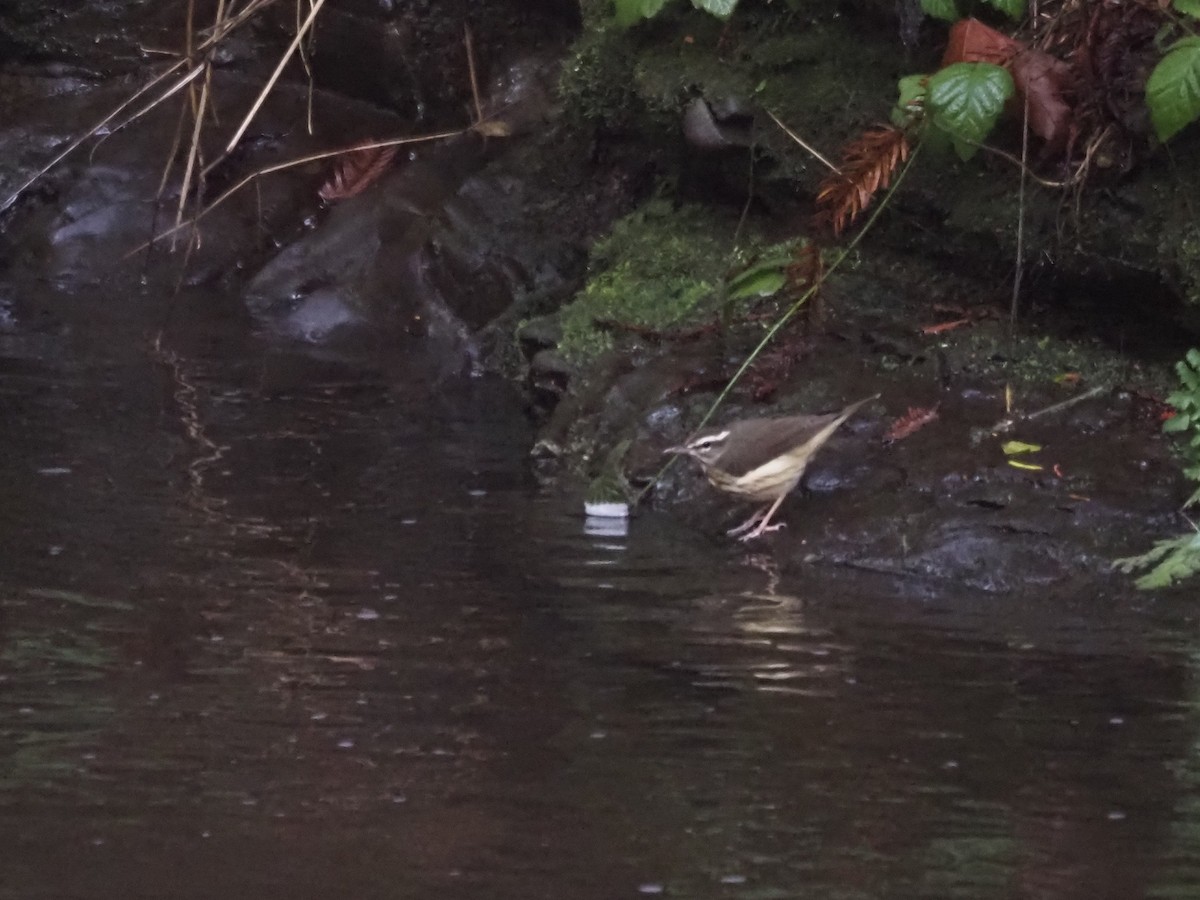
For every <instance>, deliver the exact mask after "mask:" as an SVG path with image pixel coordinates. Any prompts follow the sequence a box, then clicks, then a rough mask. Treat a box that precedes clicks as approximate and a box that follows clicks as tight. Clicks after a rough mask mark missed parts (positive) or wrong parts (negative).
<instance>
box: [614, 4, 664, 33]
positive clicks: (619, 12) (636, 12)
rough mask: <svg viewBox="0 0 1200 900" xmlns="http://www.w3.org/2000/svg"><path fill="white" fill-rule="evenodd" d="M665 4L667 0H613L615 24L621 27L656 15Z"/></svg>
mask: <svg viewBox="0 0 1200 900" xmlns="http://www.w3.org/2000/svg"><path fill="white" fill-rule="evenodd" d="M666 4H667V0H613V7H614V12H615V13H616V19H617V24H618V25H620V26H621V27H622V28H627V27H629V26H630V25H633V24H635V23H637V22H640V21H641V20H642V19H649V18H652V17H653V16H657V15H658V13H659V11H660V10H661V9H662V8H663V7H664V6H666Z"/></svg>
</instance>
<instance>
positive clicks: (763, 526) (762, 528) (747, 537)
mask: <svg viewBox="0 0 1200 900" xmlns="http://www.w3.org/2000/svg"><path fill="white" fill-rule="evenodd" d="M786 496H787V494H781V495H780V497H779V499H778V500H776V501H775V502H774V503H772V504H771V508H770V509H768V510H767V514H766V515H765V516H763V517H762V519H760V520H759V523H758V527H757V528H755V529H754V530H753V531H751V532H750V533H749V534H743V535H742V536H741V537H740V538H738V540H739V541H741V542H742V543H745V542H746V541H752V540H754V539H755V538H756V537H758V536H759V535H763V534H766V533H767V532H768V531H778V530H779V529H780V528H783V527H785V526H784V523H783V522H780V523H779V524H778V525H770V526H769V527H768V523H769V522H770V521H771V516H773V515H775V510H777V509H779V505H780V504H781V503H783V498H784V497H786Z"/></svg>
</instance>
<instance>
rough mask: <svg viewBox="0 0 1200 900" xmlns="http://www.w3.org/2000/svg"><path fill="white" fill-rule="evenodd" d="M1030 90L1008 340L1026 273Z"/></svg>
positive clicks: (1024, 119)
mask: <svg viewBox="0 0 1200 900" xmlns="http://www.w3.org/2000/svg"><path fill="white" fill-rule="evenodd" d="M1028 161H1029V91H1025V106H1024V110H1023V113H1022V116H1021V177H1020V178H1019V179H1018V182H1017V184H1018V186H1017V267H1016V271H1015V272H1014V273H1013V286H1012V305H1011V306H1010V308H1009V311H1008V340H1009V343H1010V345H1011V343H1012V341H1014V340H1016V330H1017V303H1018V301H1019V300H1020V298H1021V276H1022V275H1024V273H1025V182H1026V181H1027V180H1028V175H1029V166H1028Z"/></svg>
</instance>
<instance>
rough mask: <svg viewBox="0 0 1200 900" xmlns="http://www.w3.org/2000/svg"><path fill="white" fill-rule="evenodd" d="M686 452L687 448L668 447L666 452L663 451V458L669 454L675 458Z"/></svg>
mask: <svg viewBox="0 0 1200 900" xmlns="http://www.w3.org/2000/svg"><path fill="white" fill-rule="evenodd" d="M687 452H688V448H687V447H668V448H667V449H666V450H664V451H663V456H668V455H671V454H674V455H675V456H679V455H680V454H683V453H687Z"/></svg>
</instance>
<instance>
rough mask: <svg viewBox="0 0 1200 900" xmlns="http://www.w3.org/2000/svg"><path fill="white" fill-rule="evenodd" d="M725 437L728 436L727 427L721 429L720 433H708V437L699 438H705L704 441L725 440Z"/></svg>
mask: <svg viewBox="0 0 1200 900" xmlns="http://www.w3.org/2000/svg"><path fill="white" fill-rule="evenodd" d="M727 437H729V429H728V428H726V429H725V430H724V431H722V432H721V433H720V434H710V435H709V436H708V437H706V438H701V440H705V441H723V440H725V438H727Z"/></svg>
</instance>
